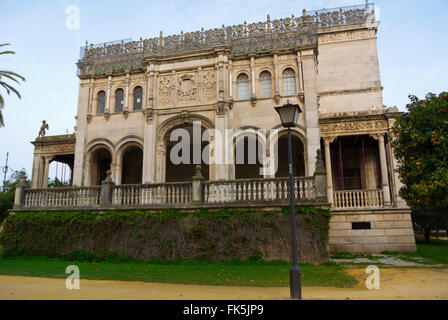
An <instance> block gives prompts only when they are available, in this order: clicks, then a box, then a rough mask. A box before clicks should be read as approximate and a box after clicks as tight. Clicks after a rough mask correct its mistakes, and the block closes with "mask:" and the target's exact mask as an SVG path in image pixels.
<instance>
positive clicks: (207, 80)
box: [202, 71, 216, 100]
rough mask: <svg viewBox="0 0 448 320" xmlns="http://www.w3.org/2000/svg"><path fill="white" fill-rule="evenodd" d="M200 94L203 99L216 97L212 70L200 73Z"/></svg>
mask: <svg viewBox="0 0 448 320" xmlns="http://www.w3.org/2000/svg"><path fill="white" fill-rule="evenodd" d="M202 96H203V97H204V99H205V100H210V99H214V98H215V97H216V80H215V73H214V72H213V71H207V72H204V74H203V75H202Z"/></svg>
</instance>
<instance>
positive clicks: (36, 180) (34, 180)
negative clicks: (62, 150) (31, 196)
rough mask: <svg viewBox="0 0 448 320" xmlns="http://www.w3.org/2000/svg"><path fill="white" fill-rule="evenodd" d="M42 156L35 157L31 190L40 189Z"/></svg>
mask: <svg viewBox="0 0 448 320" xmlns="http://www.w3.org/2000/svg"><path fill="white" fill-rule="evenodd" d="M40 170H41V167H40V156H39V155H37V154H35V155H34V157H33V171H32V173H31V188H39V186H40V181H39V176H40Z"/></svg>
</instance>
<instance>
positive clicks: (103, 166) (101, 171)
mask: <svg viewBox="0 0 448 320" xmlns="http://www.w3.org/2000/svg"><path fill="white" fill-rule="evenodd" d="M111 162H112V155H111V154H110V152H109V150H108V149H106V148H102V147H100V148H98V149H96V150H95V151H93V154H92V157H91V160H90V184H91V185H93V186H98V185H101V182H102V181H103V180H104V179H105V178H106V171H107V170H110V164H111Z"/></svg>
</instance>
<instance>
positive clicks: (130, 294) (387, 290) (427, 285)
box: [0, 268, 448, 300]
mask: <svg viewBox="0 0 448 320" xmlns="http://www.w3.org/2000/svg"><path fill="white" fill-rule="evenodd" d="M348 272H349V273H350V274H352V275H354V276H355V277H357V278H358V279H359V280H360V284H359V285H358V286H357V287H356V288H323V287H304V288H303V297H304V299H307V300H309V299H340V300H341V299H342V300H345V299H354V300H355V299H406V300H407V299H444V300H448V269H426V268H425V269H423V268H421V269H407V268H401V269H398V268H397V269H382V270H381V275H380V279H381V288H380V290H367V289H365V285H364V283H365V279H366V276H367V275H366V274H365V273H364V269H360V268H357V269H349V270H348ZM288 297H289V288H264V287H223V286H196V285H181V284H165V283H147V282H127V281H102V280H82V279H81V289H80V290H67V289H66V288H65V279H50V278H33V277H19V276H0V299H160V300H165V299H170V300H171V299H173V300H182V299H192V300H201V299H207V300H208V299H210V300H219V299H230V300H237V299H251V300H252V299H254V300H258V299H262V300H263V299H268V300H271V299H272V300H274V299H275V300H277V299H288Z"/></svg>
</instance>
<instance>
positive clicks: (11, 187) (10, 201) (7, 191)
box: [0, 169, 31, 224]
mask: <svg viewBox="0 0 448 320" xmlns="http://www.w3.org/2000/svg"><path fill="white" fill-rule="evenodd" d="M22 172H23V173H24V174H25V181H26V183H27V185H30V184H31V182H30V180H29V179H27V177H26V172H25V170H24V169H22V171H14V172H13V173H12V174H11V177H10V178H9V179H8V180H6V181H5V184H4V185H3V188H2V190H1V191H2V192H0V224H1V223H2V221H3V220H4V219H5V218H6V217H7V216H8V210H9V209H12V208H13V206H14V194H15V190H16V185H17V183H19V179H20V174H21V173H22Z"/></svg>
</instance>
